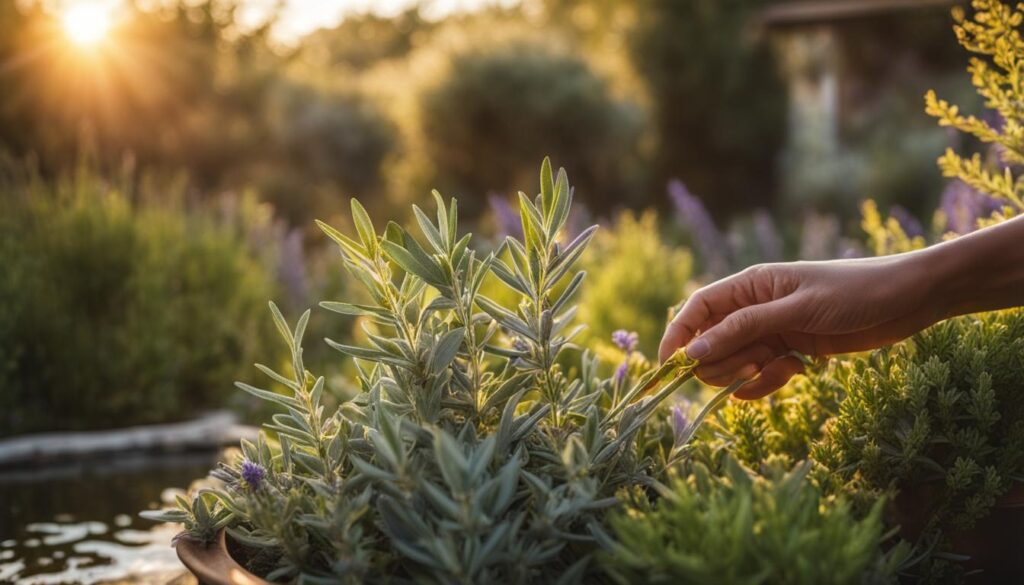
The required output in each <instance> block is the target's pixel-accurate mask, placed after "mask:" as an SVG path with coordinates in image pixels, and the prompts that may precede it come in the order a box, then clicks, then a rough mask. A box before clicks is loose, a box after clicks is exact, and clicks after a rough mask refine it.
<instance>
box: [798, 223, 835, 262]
mask: <svg viewBox="0 0 1024 585" xmlns="http://www.w3.org/2000/svg"><path fill="white" fill-rule="evenodd" d="M838 240H839V219H837V218H836V216H834V215H827V214H823V213H816V212H813V211H812V212H810V213H807V214H805V215H804V218H803V226H802V228H801V232H800V253H799V258H800V259H801V260H832V259H833V258H835V257H836V256H837V255H841V254H840V251H839V246H838V243H837V242H838Z"/></svg>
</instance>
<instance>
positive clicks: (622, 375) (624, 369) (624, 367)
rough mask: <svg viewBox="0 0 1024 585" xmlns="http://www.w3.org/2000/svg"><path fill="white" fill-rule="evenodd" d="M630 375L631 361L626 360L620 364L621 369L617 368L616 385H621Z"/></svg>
mask: <svg viewBox="0 0 1024 585" xmlns="http://www.w3.org/2000/svg"><path fill="white" fill-rule="evenodd" d="M628 373H629V359H628V358H627V359H625V360H623V361H622V363H621V364H619V367H617V368H615V383H616V384H621V383H622V382H623V381H625V379H626V374H628Z"/></svg>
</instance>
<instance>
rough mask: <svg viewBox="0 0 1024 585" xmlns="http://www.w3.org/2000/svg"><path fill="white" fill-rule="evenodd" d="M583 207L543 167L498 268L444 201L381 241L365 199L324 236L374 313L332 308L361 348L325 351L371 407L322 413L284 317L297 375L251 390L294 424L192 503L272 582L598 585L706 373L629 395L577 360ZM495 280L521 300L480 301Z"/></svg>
mask: <svg viewBox="0 0 1024 585" xmlns="http://www.w3.org/2000/svg"><path fill="white" fill-rule="evenodd" d="M572 196H573V191H572V188H571V187H570V186H569V181H568V177H567V176H566V173H565V171H564V170H559V171H558V172H557V173H554V172H553V171H552V168H551V164H550V162H549V161H547V160H545V161H544V164H543V165H542V167H541V173H540V193H539V194H538V195H537V196H535V197H532V198H531V197H528V196H527V195H525V194H524V193H520V194H519V212H520V221H521V224H522V234H523V237H522V238H521V239H515V238H508V239H506V240H505V241H504V242H503V243H502V244H501V246H500V247H499V248H498V249H497V250H495V251H494V252H493V253H489V254H485V255H480V254H477V253H476V252H475V251H474V250H473V249H471V248H470V246H469V244H470V242H471V241H472V236H471V235H470V234H459V232H458V213H457V202H456V201H455V200H454V199H452V200H449V201H445V199H444V198H443V197H442V196H441V195H440V194H438V193H436V192H435V193H434V202H435V206H436V211H435V213H433V214H428V213H427V212H426V211H424V210H423V209H420V208H419V207H414V208H413V215H414V218H415V224H416V228H417V231H418V233H416V234H414V233H410V231H409V230H407V229H406V228H403V227H402V226H400V225H398V224H397V223H394V222H389V223H388V224H387V225H386V227H385V228H384V229H383V230H378V228H377V227H376V226H375V225H374V223H373V222H372V220H371V218H370V217H369V214H368V213H367V212H366V210H365V209H364V208H363V207H362V205H360V204H359V202H358V201H356V200H353V201H352V220H353V224H354V225H355V232H356V233H355V234H354V235H352V236H350V235H346V234H344V233H342V232H341V231H339V230H336V229H334V228H332V227H330V226H328V225H326V224H323V223H320V224H319V225H320V227H321V229H322V230H323V231H324V233H326V234H327V236H328V237H330V238H331V239H332V240H333V241H334V242H335V243H337V245H338V248H339V251H340V253H341V262H342V265H343V267H344V268H345V270H346V271H347V272H348V273H349V275H350V276H351V277H352V278H353V280H355V281H358V282H360V283H361V284H362V285H363V286H364V288H365V289H366V291H367V295H368V297H369V299H370V302H368V303H366V304H357V303H352V302H347V301H327V302H324V303H321V307H323V308H324V309H327V310H330V311H334V312H337V313H341V314H345V315H354V316H356V317H358V322H359V323H360V326H361V327H362V332H363V334H364V337H365V339H366V340H367V342H366V343H365V344H363V345H352V344H347V343H341V342H336V341H332V340H327V343H328V344H329V345H330V346H331V347H333V348H334V349H336V350H338V351H339V352H340V353H341V354H343V355H344V356H345V357H346V359H351V360H353V361H354V363H355V365H356V368H357V371H358V376H357V382H358V385H359V387H360V389H361V392H360V394H359V395H358V396H356V397H355V398H354V399H352V400H350V401H347V402H344V403H343V404H341V406H340V407H339V408H337V409H336V410H335V411H334V412H327V411H326V410H325V408H324V404H323V394H324V385H325V383H324V379H323V378H322V377H317V376H314V375H313V374H312V373H311V372H309V371H307V370H306V369H305V365H304V363H303V360H302V338H303V335H304V333H305V329H306V325H307V323H308V320H309V313H308V312H307V313H305V314H303V315H302V317H301V318H300V319H299V320H298V322H297V323H296V325H295V326H294V327H292V326H290V325H288V323H287V322H286V320H285V318H284V316H283V315H282V314H281V313H280V311H278V310H277V308H276V307H275V306H273V305H271V311H272V313H273V317H274V322H275V323H276V324H277V327H278V330H279V331H280V333H281V335H282V337H283V338H284V340H285V343H286V344H287V345H288V348H289V350H290V351H291V354H292V360H291V370H292V371H291V373H289V374H283V373H279V372H276V371H274V370H272V369H270V368H268V367H265V366H257V367H258V369H260V371H262V372H263V373H264V374H265V375H267V376H268V377H269V379H270V380H271V381H272V382H274V383H276V384H277V385H278V386H279V387H280V389H281V390H283V393H279V392H276V391H273V390H272V389H266V388H258V387H254V386H251V385H248V384H241V383H240V384H239V387H240V388H241V389H243V390H245V391H246V392H249V393H250V394H253V395H255V396H257V397H259V398H261V399H264V400H267V401H269V402H271V403H273V404H274V406H276V407H277V408H280V409H281V410H282V412H280V413H278V414H275V415H274V416H273V417H272V419H271V421H270V422H269V423H268V424H266V425H265V431H264V432H263V433H261V435H260V437H259V440H258V441H256V442H252V443H250V442H243V444H242V453H243V456H244V458H240V460H239V461H236V462H232V463H230V464H227V465H223V466H222V467H221V468H220V469H219V470H217V472H216V474H215V475H216V476H217V477H218V478H220V479H221V480H223V481H224V484H225V485H224V487H223V488H220V489H216V490H209V491H206V492H203V494H202V495H200V496H197V497H199V498H202V499H204V501H206V502H208V503H210V504H211V505H212V507H213V510H212V514H211V517H215V518H217V519H218V520H217V521H218V523H221V524H222V525H224V526H227V527H228V530H229V531H230V533H231V535H232V536H233V537H235V538H236V539H238V540H240V541H242V542H244V543H246V544H249V545H250V546H255V547H258V548H259V549H261V550H262V551H263V552H262V553H261V555H262V557H261V558H269V559H271V560H272V565H273V570H272V571H271V573H270V577H271V578H272V579H275V580H282V581H298V580H301V581H302V582H311V583H328V582H331V583H337V582H351V583H357V582H360V583H361V582H371V583H372V582H381V581H388V582H426V583H445V584H448V583H451V584H456V583H485V582H501V583H526V582H528V581H532V580H537V579H539V580H541V581H543V582H551V583H580V582H583V581H584V580H593V579H595V578H599V576H598V575H596V574H595V573H594V571H593V567H592V562H591V559H592V557H593V554H594V553H595V551H596V550H597V549H598V548H599V547H601V546H602V543H605V544H606V543H607V535H606V534H605V532H604V530H603V525H604V521H605V515H606V512H607V510H608V509H609V508H611V507H613V506H614V505H615V504H616V503H617V498H616V493H617V492H618V491H619V490H620V489H621V488H624V487H629V486H636V485H647V486H651V485H654V484H655V483H657V482H656V479H655V477H654V475H657V474H660V472H661V470H662V468H663V464H664V452H663V451H661V450H660V448H659V447H658V444H659V442H658V441H657V440H652V436H651V435H650V433H652V432H656V431H650V430H649V429H648V425H647V422H648V421H649V420H650V419H651V417H652V416H653V415H654V414H655V413H656V412H657V411H658V409H659V406H660V405H661V404H662V403H663V401H664V400H665V399H666V398H667V397H668V396H670V395H671V394H672V393H674V392H675V391H676V390H677V389H679V388H680V387H681V386H682V385H683V384H684V383H685V382H686V381H687V380H688V379H690V378H691V377H692V376H693V368H694V367H695V365H696V364H695V362H693V361H692V360H689V359H687V358H686V357H685V355H684V354H683V353H682V352H679V353H678V354H677V355H675V356H673V357H672V359H670V360H668V361H667V362H666V363H665V364H663V365H661V366H660V367H658V368H655V369H652V370H651V371H649V372H647V373H645V374H643V375H641V376H640V377H639V378H638V379H637V380H635V381H633V382H632V383H629V380H628V379H618V380H615V379H610V378H605V377H603V376H601V375H599V374H598V372H599V370H600V368H599V364H598V361H597V358H596V357H595V356H594V355H593V354H592V353H591V352H590V351H587V350H585V349H582V348H578V347H577V346H575V345H574V343H573V341H574V338H575V337H576V336H577V334H578V333H579V331H580V328H581V326H580V325H576V324H575V306H574V304H573V299H574V298H575V295H576V294H577V292H578V291H579V290H580V287H581V286H582V283H583V281H584V279H585V274H584V273H583V272H582V271H580V270H578V269H577V268H576V266H577V262H578V260H579V259H580V256H581V255H582V254H583V251H584V249H585V248H586V245H587V243H588V242H589V241H590V239H591V237H592V236H593V234H594V231H595V230H596V227H592V228H590V229H587V230H584V231H583V232H582V233H581V234H580V235H578V236H576V237H575V238H573V239H572V240H571V241H565V239H564V238H563V235H562V232H563V228H564V226H565V223H566V220H567V219H568V216H569V211H570V206H571V203H572ZM488 275H493V276H494V277H495V278H496V279H497V280H498V281H500V282H501V283H503V285H504V286H506V287H508V288H509V289H510V290H511V291H513V292H514V293H515V296H516V300H515V301H514V302H511V303H510V302H505V303H502V302H499V301H498V300H495V299H493V298H490V297H488V296H485V295H484V294H482V293H481V290H482V285H483V282H484V280H485V279H486V278H487V277H488ZM570 350H576V351H573V352H572V353H569V352H570ZM657 432H660V431H657ZM186 503H187V502H186ZM175 517H176V518H179V517H181V513H176V516H175ZM225 519H226V520H225ZM203 530H205V532H203ZM190 533H194V535H198V536H202V535H207V534H208V533H209V526H194V527H193V530H190Z"/></svg>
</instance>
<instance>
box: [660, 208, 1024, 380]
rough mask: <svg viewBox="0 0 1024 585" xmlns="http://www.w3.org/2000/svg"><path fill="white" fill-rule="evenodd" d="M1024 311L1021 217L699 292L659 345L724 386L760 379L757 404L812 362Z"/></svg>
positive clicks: (757, 269)
mask: <svg viewBox="0 0 1024 585" xmlns="http://www.w3.org/2000/svg"><path fill="white" fill-rule="evenodd" d="M1018 305H1024V217H1018V218H1015V219H1012V220H1009V221H1006V222H1004V223H1002V224H999V225H997V226H993V227H990V228H986V229H983V230H979V231H977V232H974V233H972V234H969V235H966V236H963V237H960V238H957V239H955V240H951V241H948V242H943V243H941V244H938V245H935V246H932V247H930V248H926V249H924V250H918V251H915V252H908V253H906V254H896V255H892V256H883V257H878V258H860V259H855V260H831V261H825V262H791V263H781V264H764V265H759V266H754V267H751V268H748V269H747V270H744V271H743V272H741V273H739V274H736V275H733V276H731V277H729V278H725V279H723V280H720V281H718V282H716V283H713V284H711V285H709V286H706V287H704V288H702V289H700V290H699V291H697V292H696V293H695V294H693V295H692V296H691V297H690V298H689V299H688V300H687V302H686V304H685V305H684V306H683V308H682V310H680V311H679V313H678V314H677V315H676V317H675V318H674V319H673V320H672V322H671V323H670V324H669V326H668V328H667V329H666V331H665V335H664V337H663V338H662V341H661V348H660V352H659V353H660V356H661V359H663V360H664V359H666V358H667V357H668V356H669V355H671V354H672V352H673V351H675V350H676V349H677V348H679V347H683V346H686V348H687V349H686V351H687V354H688V355H690V357H693V358H696V359H699V360H701V365H700V367H699V368H698V370H697V375H698V376H699V377H700V378H701V379H702V380H704V381H705V382H707V383H709V384H712V385H716V386H724V385H727V384H729V383H730V382H732V381H733V380H735V379H736V378H739V377H751V376H753V375H756V374H758V373H760V377H759V378H758V379H757V380H755V381H754V382H751V383H750V384H748V385H746V386H745V387H744V388H743V389H742V390H741V391H740V392H738V393H737V396H739V397H741V398H759V397H761V396H764V395H765V394H768V393H770V392H772V391H774V390H776V389H777V388H779V387H780V386H782V385H783V384H785V383H786V381H787V380H789V378H790V377H792V376H793V375H794V374H796V373H798V372H799V371H801V369H802V367H801V364H800V362H799V360H797V359H796V358H793V357H789V356H788V354H789V352H790V351H791V350H796V351H799V352H802V353H805V354H808V355H813V356H825V355H830V354H835V353H844V352H850V351H861V350H866V349H873V348H877V347H880V346H882V345H886V344H889V343H894V342H896V341H899V340H901V339H904V338H906V337H908V336H910V335H912V334H914V333H916V332H917V331H920V330H921V329H923V328H925V327H928V326H929V325H932V324H934V323H936V322H937V321H940V320H942V319H946V318H948V317H952V316H955V315H963V314H967V313H973V312H977V311H988V310H996V309H1003V308H1007V307H1013V306H1018Z"/></svg>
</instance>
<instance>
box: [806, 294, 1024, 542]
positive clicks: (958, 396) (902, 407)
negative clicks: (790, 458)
mask: <svg viewBox="0 0 1024 585" xmlns="http://www.w3.org/2000/svg"><path fill="white" fill-rule="evenodd" d="M1022 374H1024V311H1021V310H1019V309H1015V310H1010V311H1003V312H998V313H985V314H981V315H977V316H971V317H960V318H956V319H950V320H948V321H944V322H942V323H939V324H938V325H935V326H933V327H931V328H929V329H926V330H925V331H923V332H921V333H919V334H918V335H916V336H914V337H913V339H912V342H910V343H906V344H901V345H899V346H896V347H894V348H892V349H888V350H882V351H878V352H875V353H873V354H872V355H871V356H870V358H862V359H857V360H854V361H851V362H849V363H848V364H846V366H845V371H844V372H843V373H842V374H841V379H842V381H843V384H844V386H845V387H846V389H847V393H848V395H847V397H846V399H845V400H844V401H843V402H842V404H841V405H840V408H839V415H838V416H837V417H836V419H835V420H834V421H832V423H831V424H830V425H829V429H828V432H827V434H826V439H825V440H824V441H823V442H822V443H821V444H819V445H817V446H816V447H815V449H814V458H815V459H816V460H817V461H819V462H820V463H822V464H823V465H825V467H827V468H828V469H830V470H832V471H833V472H834V473H835V474H837V478H838V480H839V481H840V482H846V483H848V484H849V485H851V486H852V487H853V488H854V489H856V490H866V491H868V492H871V493H888V492H892V491H894V490H900V489H907V488H916V487H921V486H935V487H936V488H937V489H936V490H935V492H934V500H933V501H932V502H931V505H930V512H929V519H928V525H927V526H926V527H924V529H923V532H924V533H926V534H927V533H936V532H938V533H942V532H948V531H951V530H960V529H965V528H970V527H971V526H973V525H974V523H975V522H976V521H977V520H979V519H981V518H983V517H985V516H986V515H988V513H989V512H990V511H991V510H992V506H993V505H994V504H995V502H996V500H997V499H998V498H999V497H1000V496H1002V495H1003V494H1004V493H1006V491H1007V490H1008V489H1009V488H1010V486H1011V485H1012V484H1013V482H1014V481H1017V479H1016V478H1019V477H1021V473H1022V472H1024V387H1022V386H1021V383H1020V379H1021V375H1022Z"/></svg>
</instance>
